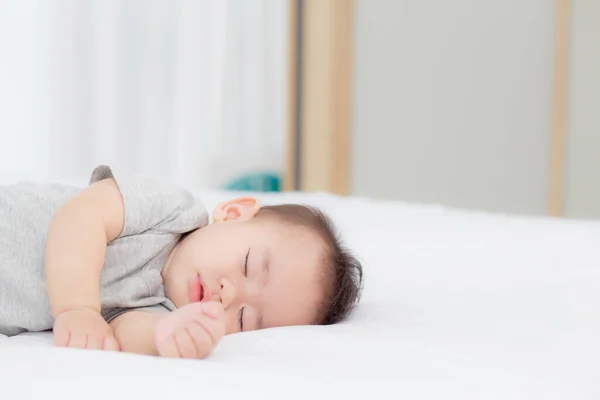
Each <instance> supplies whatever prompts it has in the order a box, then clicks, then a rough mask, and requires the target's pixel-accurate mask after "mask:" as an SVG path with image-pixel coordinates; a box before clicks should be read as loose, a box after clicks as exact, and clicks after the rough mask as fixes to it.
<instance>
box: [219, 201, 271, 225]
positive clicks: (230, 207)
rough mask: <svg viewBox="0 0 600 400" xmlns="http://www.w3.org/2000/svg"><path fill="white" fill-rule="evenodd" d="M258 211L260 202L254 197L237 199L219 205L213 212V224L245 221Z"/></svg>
mask: <svg viewBox="0 0 600 400" xmlns="http://www.w3.org/2000/svg"><path fill="white" fill-rule="evenodd" d="M258 210H260V201H258V199H257V198H255V197H250V196H248V197H239V198H237V199H233V200H230V201H226V202H225V203H221V204H219V205H218V206H217V207H216V208H215V210H214V211H213V219H214V221H215V222H225V221H247V220H249V219H252V218H253V217H254V216H255V215H256V213H257V212H258Z"/></svg>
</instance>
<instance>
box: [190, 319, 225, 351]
mask: <svg viewBox="0 0 600 400" xmlns="http://www.w3.org/2000/svg"><path fill="white" fill-rule="evenodd" d="M190 327H191V328H194V330H193V331H190V333H193V335H192V337H194V339H196V338H197V341H196V344H198V343H201V342H206V341H207V339H208V342H209V344H210V347H211V348H212V347H215V346H216V345H217V343H218V342H219V340H221V338H222V337H223V335H225V324H223V322H221V321H220V320H218V319H214V318H211V317H208V316H205V315H202V316H200V317H198V318H196V319H195V320H194V321H193V322H192V323H191V324H190ZM205 336H207V337H205Z"/></svg>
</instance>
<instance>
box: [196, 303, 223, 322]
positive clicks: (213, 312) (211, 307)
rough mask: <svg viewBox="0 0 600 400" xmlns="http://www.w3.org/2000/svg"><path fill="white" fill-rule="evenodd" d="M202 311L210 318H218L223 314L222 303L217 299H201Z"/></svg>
mask: <svg viewBox="0 0 600 400" xmlns="http://www.w3.org/2000/svg"><path fill="white" fill-rule="evenodd" d="M201 304H202V312H203V313H204V314H206V315H208V316H209V317H212V318H217V319H218V318H220V317H221V315H222V314H223V305H222V304H221V303H220V302H218V301H203V302H202V303H201Z"/></svg>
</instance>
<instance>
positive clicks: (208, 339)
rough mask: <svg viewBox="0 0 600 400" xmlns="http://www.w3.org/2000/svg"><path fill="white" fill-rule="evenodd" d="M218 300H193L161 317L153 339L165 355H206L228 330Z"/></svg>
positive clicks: (178, 356) (159, 351)
mask: <svg viewBox="0 0 600 400" xmlns="http://www.w3.org/2000/svg"><path fill="white" fill-rule="evenodd" d="M222 319H223V306H222V305H221V303H219V302H202V303H191V304H188V305H186V306H184V307H181V308H180V309H178V310H176V311H173V312H172V313H170V314H168V315H166V316H165V317H164V318H162V319H161V320H160V321H159V322H158V325H157V326H156V334H155V337H154V341H155V344H156V349H157V350H158V354H160V355H161V356H163V357H177V358H205V357H207V356H208V355H210V353H211V352H212V350H213V349H214V348H215V346H216V345H217V343H218V342H219V340H221V338H222V337H223V335H224V334H225V324H224V323H223V321H222Z"/></svg>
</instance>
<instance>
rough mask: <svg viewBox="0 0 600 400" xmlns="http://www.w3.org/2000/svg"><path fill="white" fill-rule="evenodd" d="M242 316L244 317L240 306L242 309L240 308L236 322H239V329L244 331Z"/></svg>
mask: <svg viewBox="0 0 600 400" xmlns="http://www.w3.org/2000/svg"><path fill="white" fill-rule="evenodd" d="M243 317H244V308H243V307H242V309H240V317H239V319H238V322H239V323H240V331H242V332H243V331H244V321H243Z"/></svg>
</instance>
